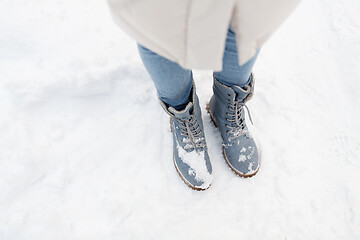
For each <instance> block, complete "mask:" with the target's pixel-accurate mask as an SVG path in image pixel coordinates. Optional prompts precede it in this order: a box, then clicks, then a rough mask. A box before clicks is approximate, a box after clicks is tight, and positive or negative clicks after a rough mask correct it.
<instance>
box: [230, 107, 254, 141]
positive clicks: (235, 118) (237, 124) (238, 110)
mask: <svg viewBox="0 0 360 240" xmlns="http://www.w3.org/2000/svg"><path fill="white" fill-rule="evenodd" d="M243 107H245V109H246V110H247V112H248V115H249V119H250V122H251V124H253V121H252V119H251V115H250V110H249V108H248V107H247V106H246V105H245V102H244V101H236V102H235V104H234V105H229V106H228V109H229V110H230V112H229V113H226V115H227V116H229V118H226V120H227V121H228V122H230V124H226V127H228V128H229V129H230V130H228V131H227V133H229V134H230V135H231V136H230V137H229V141H231V140H233V139H236V138H238V137H240V136H242V135H245V134H247V133H248V130H247V128H246V125H245V121H244V117H243V116H242V113H243V111H242V108H243Z"/></svg>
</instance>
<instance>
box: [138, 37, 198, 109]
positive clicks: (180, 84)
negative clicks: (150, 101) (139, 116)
mask: <svg viewBox="0 0 360 240" xmlns="http://www.w3.org/2000/svg"><path fill="white" fill-rule="evenodd" d="M138 49H139V53H140V57H141V59H142V61H143V63H144V66H145V68H146V70H147V72H148V73H149V75H150V77H151V79H152V80H153V82H154V84H155V87H156V90H157V92H158V95H159V98H160V100H162V101H163V102H165V103H166V104H167V105H169V106H170V107H174V108H175V109H177V110H181V109H183V108H184V107H185V106H186V104H187V103H188V102H189V96H190V92H191V88H192V84H193V77H192V72H191V70H188V69H184V68H182V67H181V66H180V65H179V64H177V63H175V62H172V61H170V60H168V59H167V58H164V57H162V56H159V55H158V54H156V53H154V52H152V51H151V50H149V49H147V48H145V47H144V46H142V45H140V44H138Z"/></svg>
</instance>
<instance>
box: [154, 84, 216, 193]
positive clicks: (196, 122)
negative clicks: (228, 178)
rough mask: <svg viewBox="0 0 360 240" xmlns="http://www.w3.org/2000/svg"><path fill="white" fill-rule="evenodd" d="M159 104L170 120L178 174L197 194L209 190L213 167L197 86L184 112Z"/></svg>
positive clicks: (162, 103) (193, 89) (161, 102)
mask: <svg viewBox="0 0 360 240" xmlns="http://www.w3.org/2000/svg"><path fill="white" fill-rule="evenodd" d="M160 104H161V106H162V107H163V108H164V110H165V111H166V113H167V114H168V115H169V116H170V117H171V119H170V122H171V131H172V135H173V160H174V164H175V168H176V170H177V172H178V173H179V175H180V177H181V178H182V179H183V181H184V182H185V183H186V184H187V185H188V186H189V187H190V188H192V189H194V190H198V191H202V190H205V189H207V188H209V187H210V185H211V182H212V166H211V163H210V159H209V155H208V151H207V146H206V141H205V135H204V128H203V122H202V119H201V110H200V106H199V99H198V97H197V95H196V93H195V84H194V83H193V88H192V92H191V101H190V102H189V103H188V104H187V106H186V107H185V108H184V109H183V110H181V111H178V110H176V109H175V108H173V107H168V106H167V105H166V103H164V102H163V101H161V100H160Z"/></svg>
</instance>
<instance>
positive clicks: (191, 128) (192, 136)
mask: <svg viewBox="0 0 360 240" xmlns="http://www.w3.org/2000/svg"><path fill="white" fill-rule="evenodd" d="M178 123H179V127H180V130H181V135H182V136H184V138H183V139H182V141H183V142H184V143H185V146H184V149H196V148H203V147H205V141H204V137H202V136H201V133H202V131H201V129H200V125H199V123H198V121H197V120H196V118H195V117H194V116H193V115H192V116H191V117H190V119H188V120H178Z"/></svg>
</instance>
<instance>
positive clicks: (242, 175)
mask: <svg viewBox="0 0 360 240" xmlns="http://www.w3.org/2000/svg"><path fill="white" fill-rule="evenodd" d="M206 111H207V112H208V113H209V115H210V119H211V121H212V122H213V124H214V126H215V127H216V128H217V127H218V126H217V124H216V121H215V118H214V116H213V115H212V114H211V111H210V105H209V103H207V104H206ZM222 154H223V157H224V159H225V162H226V163H227V165H228V166H229V167H230V169H231V170H232V171H233V172H234V173H235V174H236V175H238V176H240V177H242V178H251V177H253V176H255V175H256V174H257V173H258V171H259V169H260V162H261V161H260V159H261V157H260V156H261V155H260V151H259V166H258V168H257V169H256V170H255V172H253V173H251V174H242V173H240V172H238V171H237V170H236V169H235V168H234V167H233V166H231V164H230V162H229V160H228V158H227V157H226V154H225V149H224V146H222Z"/></svg>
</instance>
